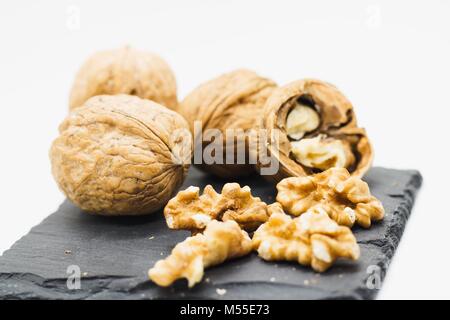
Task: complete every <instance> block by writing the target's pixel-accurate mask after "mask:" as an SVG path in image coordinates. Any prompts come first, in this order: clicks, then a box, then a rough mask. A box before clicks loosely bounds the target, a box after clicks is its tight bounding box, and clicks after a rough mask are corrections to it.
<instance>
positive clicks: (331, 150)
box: [258, 79, 373, 182]
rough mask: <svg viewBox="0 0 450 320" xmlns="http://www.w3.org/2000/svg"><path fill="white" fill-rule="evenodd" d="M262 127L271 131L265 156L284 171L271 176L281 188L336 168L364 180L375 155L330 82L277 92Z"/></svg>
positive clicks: (298, 85)
mask: <svg viewBox="0 0 450 320" xmlns="http://www.w3.org/2000/svg"><path fill="white" fill-rule="evenodd" d="M261 123H262V124H261V126H262V128H264V129H266V130H267V136H268V141H267V152H268V154H269V155H271V156H274V157H275V158H276V159H277V160H278V162H279V165H280V169H279V170H278V172H277V173H276V174H274V175H272V176H270V178H272V180H275V181H277V182H278V181H280V180H281V179H283V178H286V177H299V176H305V175H310V174H314V173H317V172H321V171H324V170H327V169H329V168H333V167H338V168H346V169H347V170H348V171H349V172H350V173H351V174H352V175H353V176H355V177H362V176H363V175H364V174H365V173H366V172H367V170H368V169H369V168H370V166H371V164H372V159H373V150H372V147H371V144H370V141H369V138H368V137H367V134H366V132H365V130H364V129H362V128H359V127H358V125H357V121H356V115H355V112H354V110H353V106H352V105H351V103H350V101H349V100H348V99H347V98H346V97H345V96H344V95H343V94H342V93H341V92H340V91H339V90H338V89H336V88H335V87H334V86H333V85H331V84H328V83H326V82H323V81H320V80H313V79H306V80H299V81H295V82H292V83H290V84H288V85H285V86H283V87H279V88H277V89H275V90H274V92H273V93H272V95H271V96H270V97H269V99H268V100H267V102H266V104H265V106H264V117H263V118H262V121H261ZM258 165H259V167H261V166H262V165H261V164H258Z"/></svg>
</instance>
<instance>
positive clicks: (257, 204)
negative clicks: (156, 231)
mask: <svg viewBox="0 0 450 320" xmlns="http://www.w3.org/2000/svg"><path fill="white" fill-rule="evenodd" d="M164 216H165V217H166V222H167V225H168V227H169V228H171V229H186V230H191V231H193V232H194V233H195V232H198V231H201V230H203V229H204V228H205V227H206V225H207V224H208V223H209V222H210V221H211V220H222V221H228V220H234V221H236V222H237V223H238V224H239V225H240V226H241V227H242V228H243V229H245V230H247V231H253V230H255V229H256V228H257V227H259V225H261V224H262V223H264V222H266V221H267V219H268V218H269V211H268V209H267V205H266V203H265V202H263V201H261V199H260V198H258V197H253V196H252V194H251V190H250V188H249V187H248V186H245V187H242V188H241V186H240V185H239V184H238V183H227V184H225V185H224V186H223V188H222V192H221V194H219V193H217V192H216V191H215V190H214V188H213V187H212V186H210V185H208V186H206V187H205V189H204V191H203V194H202V195H200V189H199V188H198V187H193V186H191V187H189V188H187V189H186V190H182V191H180V192H178V194H177V195H176V196H175V197H174V198H173V199H171V200H170V201H169V202H168V203H167V205H166V207H165V208H164Z"/></svg>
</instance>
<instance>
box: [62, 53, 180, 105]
mask: <svg viewBox="0 0 450 320" xmlns="http://www.w3.org/2000/svg"><path fill="white" fill-rule="evenodd" d="M103 94H107V95H115V94H129V95H135V96H138V97H140V98H143V99H149V100H152V101H155V102H157V103H160V104H162V105H164V106H165V107H168V108H170V109H175V108H176V106H177V104H178V102H177V86H176V81H175V76H174V74H173V72H172V70H171V69H170V67H169V65H168V64H167V63H166V62H165V61H164V60H163V59H162V58H160V57H159V56H157V55H155V54H153V53H149V52H144V51H139V50H135V49H132V48H130V47H123V48H120V49H114V50H106V51H101V52H97V53H95V54H93V55H92V56H91V57H89V58H88V59H87V60H86V62H85V63H84V64H83V65H82V66H81V68H80V70H79V71H78V73H77V75H76V77H75V81H74V83H73V86H72V90H71V93H70V101H69V106H70V109H71V110H73V109H74V108H77V107H79V106H81V105H83V103H84V102H85V101H86V100H88V99H89V98H91V97H93V96H97V95H103Z"/></svg>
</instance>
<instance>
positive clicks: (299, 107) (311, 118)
mask: <svg viewBox="0 0 450 320" xmlns="http://www.w3.org/2000/svg"><path fill="white" fill-rule="evenodd" d="M319 124H320V117H319V114H318V113H317V111H316V110H314V109H313V108H311V107H309V106H307V105H304V104H301V103H299V102H298V101H296V102H295V106H294V107H293V108H292V109H291V110H290V111H289V113H288V115H287V117H286V133H287V135H288V136H289V138H292V139H294V140H299V139H301V138H303V136H304V135H305V134H306V133H309V132H311V131H314V130H316V129H317V128H318V127H319Z"/></svg>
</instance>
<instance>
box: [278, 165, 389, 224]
mask: <svg viewBox="0 0 450 320" xmlns="http://www.w3.org/2000/svg"><path fill="white" fill-rule="evenodd" d="M277 190H278V194H277V201H278V202H279V203H280V204H281V205H282V206H283V208H284V210H285V211H286V212H287V213H289V214H292V215H294V216H298V215H301V214H303V213H304V212H306V211H307V210H308V209H309V208H311V207H313V206H316V205H321V206H322V207H323V208H324V209H325V211H326V212H327V213H328V214H329V215H330V217H331V218H332V219H333V220H335V221H336V222H337V223H338V224H341V225H345V226H348V227H352V226H353V225H354V223H355V222H356V223H357V224H358V225H360V226H362V227H364V228H368V227H370V225H371V223H372V221H379V220H382V219H383V218H384V208H383V205H382V204H381V202H380V201H379V200H378V199H377V198H375V197H374V196H373V195H371V194H370V190H369V186H368V185H367V183H366V182H364V181H362V180H361V179H359V178H357V177H352V176H350V174H349V172H348V171H347V170H346V169H344V168H332V169H328V170H327V171H324V172H322V173H318V174H315V175H312V176H307V177H291V178H286V179H283V180H282V181H281V182H279V183H278V184H277Z"/></svg>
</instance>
